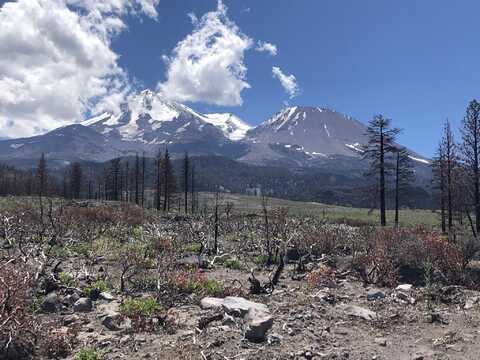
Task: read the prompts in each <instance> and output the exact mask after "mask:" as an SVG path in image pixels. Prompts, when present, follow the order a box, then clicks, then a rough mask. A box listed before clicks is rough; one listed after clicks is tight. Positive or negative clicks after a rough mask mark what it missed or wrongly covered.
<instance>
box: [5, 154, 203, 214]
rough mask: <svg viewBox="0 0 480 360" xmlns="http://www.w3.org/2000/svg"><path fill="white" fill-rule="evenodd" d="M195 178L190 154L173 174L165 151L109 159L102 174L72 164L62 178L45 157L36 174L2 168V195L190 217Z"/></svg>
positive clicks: (194, 200) (194, 199) (195, 201)
mask: <svg viewBox="0 0 480 360" xmlns="http://www.w3.org/2000/svg"><path fill="white" fill-rule="evenodd" d="M195 180H196V179H195V166H194V164H193V162H192V160H191V158H190V157H189V155H188V153H185V154H184V157H183V161H182V168H181V169H180V174H179V176H177V174H176V171H175V169H174V167H173V165H172V160H171V157H170V153H169V151H168V148H165V151H163V152H162V151H158V153H157V154H156V156H155V158H153V159H152V158H147V157H146V156H145V153H142V154H141V155H138V154H137V155H135V157H134V158H133V159H132V158H116V159H112V160H110V161H109V162H107V163H105V164H104V166H103V168H102V169H100V171H99V170H98V169H94V168H92V167H89V166H86V165H82V164H81V163H80V162H77V161H76V162H73V163H71V164H70V165H69V166H68V167H67V168H66V169H65V171H64V172H63V174H62V176H60V177H59V176H57V175H54V174H53V171H52V172H51V171H50V169H49V167H48V165H47V159H46V157H45V154H43V153H42V154H41V156H40V159H39V161H38V164H37V166H36V169H34V170H20V169H17V168H15V167H13V166H7V165H0V189H1V191H0V195H2V196H6V195H24V196H38V197H39V198H40V199H41V198H43V197H50V196H57V197H63V198H65V199H75V200H79V199H92V200H105V201H107V200H108V201H122V202H127V203H135V204H136V205H138V206H141V207H152V208H155V209H157V210H159V211H165V212H168V211H171V210H172V209H177V210H179V211H180V210H183V212H185V213H194V212H195V211H196V210H197V209H198V196H197V193H196V189H195V185H196V184H195Z"/></svg>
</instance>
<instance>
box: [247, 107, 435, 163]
mask: <svg viewBox="0 0 480 360" xmlns="http://www.w3.org/2000/svg"><path fill="white" fill-rule="evenodd" d="M366 132H367V126H366V125H365V124H363V123H361V122H359V121H357V120H355V119H353V118H351V117H350V116H347V115H344V114H341V113H339V112H337V111H334V110H330V109H326V108H321V107H303V106H294V107H287V108H285V109H283V110H281V111H280V112H278V113H277V114H275V115H274V116H273V117H271V118H270V119H267V120H266V121H264V122H263V123H261V124H260V125H258V126H257V127H255V128H253V129H251V130H249V131H248V132H247V134H246V137H245V139H246V141H249V142H250V143H251V146H250V151H249V152H248V153H247V154H245V155H244V156H243V157H242V160H243V161H247V162H253V163H260V164H261V163H266V162H269V161H271V160H274V161H275V162H277V163H278V162H280V163H282V162H284V163H286V162H288V160H291V161H293V163H296V164H299V165H305V164H311V163H317V164H318V162H319V161H321V162H324V161H325V159H333V158H335V157H337V158H338V156H346V157H357V158H358V157H360V156H361V155H362V153H363V149H362V147H363V145H365V144H366V143H367V141H368V139H367V135H366ZM410 153H411V159H412V160H414V161H415V162H417V163H423V164H428V163H429V161H428V160H426V159H424V158H422V157H421V156H419V155H417V154H415V153H414V152H413V151H411V152H410Z"/></svg>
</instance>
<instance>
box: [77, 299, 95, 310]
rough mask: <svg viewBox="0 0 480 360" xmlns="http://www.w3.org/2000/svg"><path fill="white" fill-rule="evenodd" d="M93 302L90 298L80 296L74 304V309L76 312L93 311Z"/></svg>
mask: <svg viewBox="0 0 480 360" xmlns="http://www.w3.org/2000/svg"><path fill="white" fill-rule="evenodd" d="M92 308H93V303H92V300H91V299H90V298H86V297H85V298H80V299H78V300H77V301H76V302H75V304H73V311H75V312H84V313H86V312H90V311H92Z"/></svg>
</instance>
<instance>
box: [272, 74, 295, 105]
mask: <svg viewBox="0 0 480 360" xmlns="http://www.w3.org/2000/svg"><path fill="white" fill-rule="evenodd" d="M272 74H273V77H274V78H277V79H278V80H279V81H280V84H282V86H283V88H284V89H285V91H286V92H287V94H288V95H289V96H290V99H292V98H294V97H295V96H297V95H298V94H299V93H300V87H299V86H298V84H297V79H296V78H295V76H294V75H286V74H284V73H283V71H282V70H281V69H280V68H279V67H276V66H274V67H273V68H272Z"/></svg>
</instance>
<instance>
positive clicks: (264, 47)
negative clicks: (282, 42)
mask: <svg viewBox="0 0 480 360" xmlns="http://www.w3.org/2000/svg"><path fill="white" fill-rule="evenodd" d="M255 50H256V51H258V52H267V53H269V54H270V55H272V56H276V55H277V53H278V49H277V45H274V44H272V43H269V42H264V41H259V42H258V43H257V47H256V48H255Z"/></svg>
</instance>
